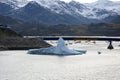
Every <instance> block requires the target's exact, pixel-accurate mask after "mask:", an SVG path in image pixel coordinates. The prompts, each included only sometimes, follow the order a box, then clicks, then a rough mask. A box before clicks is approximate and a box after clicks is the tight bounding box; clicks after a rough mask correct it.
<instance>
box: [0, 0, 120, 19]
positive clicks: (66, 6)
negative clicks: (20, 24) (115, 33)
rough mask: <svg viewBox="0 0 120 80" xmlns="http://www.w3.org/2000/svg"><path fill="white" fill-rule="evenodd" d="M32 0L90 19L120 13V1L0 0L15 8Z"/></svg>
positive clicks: (53, 8)
mask: <svg viewBox="0 0 120 80" xmlns="http://www.w3.org/2000/svg"><path fill="white" fill-rule="evenodd" d="M30 1H33V2H34V1H35V2H37V3H38V4H39V5H41V6H42V7H45V8H48V9H49V10H51V11H52V12H53V13H57V14H69V15H72V16H74V17H79V16H83V17H86V18H90V19H104V18H106V17H108V16H114V15H120V1H117V2H113V1H109V0H98V1H96V2H93V3H88V4H81V3H79V2H76V1H74V0H72V1H71V2H64V1H61V0H0V2H2V3H6V4H9V5H11V6H12V7H13V8H15V9H18V8H21V7H24V6H25V5H27V4H28V3H29V2H30ZM33 4H34V3H33Z"/></svg>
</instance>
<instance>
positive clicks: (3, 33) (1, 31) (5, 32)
mask: <svg viewBox="0 0 120 80" xmlns="http://www.w3.org/2000/svg"><path fill="white" fill-rule="evenodd" d="M5 37H21V35H20V34H18V33H16V32H14V31H12V30H11V29H9V28H3V27H0V38H5Z"/></svg>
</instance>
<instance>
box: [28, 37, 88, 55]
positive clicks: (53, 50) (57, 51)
mask: <svg viewBox="0 0 120 80" xmlns="http://www.w3.org/2000/svg"><path fill="white" fill-rule="evenodd" d="M85 53H86V50H74V49H69V48H68V47H67V46H66V45H65V42H64V40H63V39H62V38H59V40H58V44H57V46H53V47H48V48H40V49H31V50H29V51H28V54H48V55H49V54H51V55H79V54H85Z"/></svg>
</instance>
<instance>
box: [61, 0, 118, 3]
mask: <svg viewBox="0 0 120 80" xmlns="http://www.w3.org/2000/svg"><path fill="white" fill-rule="evenodd" d="M61 1H65V2H69V1H71V0H61ZM75 1H78V2H80V3H91V2H95V1H97V0H75ZM111 1H120V0H111Z"/></svg>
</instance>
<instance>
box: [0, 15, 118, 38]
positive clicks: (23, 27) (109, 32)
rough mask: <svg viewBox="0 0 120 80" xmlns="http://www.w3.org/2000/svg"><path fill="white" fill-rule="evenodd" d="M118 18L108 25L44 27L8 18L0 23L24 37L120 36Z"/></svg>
mask: <svg viewBox="0 0 120 80" xmlns="http://www.w3.org/2000/svg"><path fill="white" fill-rule="evenodd" d="M119 17H120V16H116V18H114V19H112V20H109V18H108V19H107V20H109V22H110V23H91V24H83V25H65V24H59V25H45V24H38V23H35V22H33V23H32V22H31V23H28V22H24V21H22V20H18V19H14V18H11V17H8V16H0V23H3V24H7V25H8V26H9V27H10V28H11V29H12V30H14V31H15V32H17V33H20V34H21V35H23V36H24V35H26V36H52V35H53V36H54V35H55V36H59V35H61V36H120V33H119V31H120V18H119Z"/></svg>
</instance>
